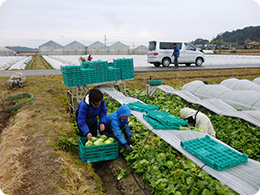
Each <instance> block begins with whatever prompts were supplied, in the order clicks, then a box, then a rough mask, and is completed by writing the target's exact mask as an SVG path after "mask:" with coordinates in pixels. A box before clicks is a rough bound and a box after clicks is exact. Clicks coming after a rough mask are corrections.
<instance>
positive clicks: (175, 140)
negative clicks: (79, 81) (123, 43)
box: [99, 86, 260, 195]
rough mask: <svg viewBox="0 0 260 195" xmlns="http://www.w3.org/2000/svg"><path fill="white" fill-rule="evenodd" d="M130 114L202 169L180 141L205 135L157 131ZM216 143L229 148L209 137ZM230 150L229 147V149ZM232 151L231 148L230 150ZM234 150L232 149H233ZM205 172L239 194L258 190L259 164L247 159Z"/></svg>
mask: <svg viewBox="0 0 260 195" xmlns="http://www.w3.org/2000/svg"><path fill="white" fill-rule="evenodd" d="M99 88H100V90H101V91H102V92H103V93H107V94H108V95H109V96H110V97H112V98H113V99H115V100H117V101H118V102H120V103H121V104H128V103H131V102H136V101H140V100H138V99H135V98H132V97H126V96H124V95H123V94H122V93H120V92H119V91H117V90H116V89H114V88H113V87H109V86H99ZM131 113H132V114H133V115H134V116H135V117H136V118H137V119H138V120H139V121H140V122H142V123H143V124H144V125H145V126H146V127H147V128H149V129H150V130H151V131H152V132H153V133H155V134H157V135H158V136H159V137H161V138H162V139H164V140H165V141H166V142H167V143H169V144H170V145H171V146H173V147H174V148H175V149H177V150H178V151H180V152H181V153H183V154H184V155H185V156H187V157H188V158H189V159H191V160H192V161H193V162H194V163H195V164H197V165H198V166H199V167H202V166H203V165H204V163H203V162H202V161H201V160H199V159H198V158H197V157H195V156H193V155H192V154H190V153H189V152H187V151H186V150H184V149H183V148H182V147H181V145H180V143H181V141H188V140H191V139H195V138H202V137H204V136H205V135H206V134H205V133H201V132H197V131H191V130H186V131H178V130H157V129H154V128H153V127H152V126H151V125H150V124H149V123H148V122H147V121H146V120H145V119H144V118H143V114H144V113H143V112H138V111H131ZM211 138H212V139H214V140H215V141H217V142H220V143H221V144H223V145H225V146H227V147H230V146H228V145H226V144H225V143H223V142H221V141H220V140H218V139H216V138H214V137H211ZM230 148H231V147H230ZM231 149H233V148H231ZM233 150H234V149H233ZM202 169H203V170H205V171H206V172H208V173H209V174H210V175H212V176H213V177H215V178H216V179H218V180H219V181H221V182H223V183H224V184H226V185H227V186H229V187H230V188H232V189H233V190H235V191H236V192H238V193H239V194H242V195H243V194H245V195H253V194H256V193H257V192H258V191H259V189H260V180H259V175H260V162H258V161H255V160H252V159H248V162H246V163H245V164H242V165H237V166H234V167H231V168H228V169H226V170H223V171H216V170H214V169H212V168H211V167H209V166H204V167H203V168H202Z"/></svg>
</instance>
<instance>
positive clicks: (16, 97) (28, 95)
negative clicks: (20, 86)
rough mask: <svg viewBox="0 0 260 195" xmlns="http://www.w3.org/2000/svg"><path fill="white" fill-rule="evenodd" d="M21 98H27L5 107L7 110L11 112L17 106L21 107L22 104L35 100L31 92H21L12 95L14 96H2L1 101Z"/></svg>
mask: <svg viewBox="0 0 260 195" xmlns="http://www.w3.org/2000/svg"><path fill="white" fill-rule="evenodd" d="M23 98H29V99H27V100H25V101H23V102H21V103H18V104H15V105H13V106H10V107H8V108H7V109H6V111H7V112H11V111H13V110H17V109H18V108H21V107H22V106H23V105H24V104H26V103H28V102H30V101H33V100H35V98H34V95H33V94H31V93H22V94H18V95H14V96H10V97H7V98H4V99H3V100H2V101H3V102H7V101H12V100H18V99H23Z"/></svg>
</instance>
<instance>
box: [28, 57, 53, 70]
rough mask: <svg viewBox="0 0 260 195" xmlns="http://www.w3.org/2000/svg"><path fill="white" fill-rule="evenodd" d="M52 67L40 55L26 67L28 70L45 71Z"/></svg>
mask: <svg viewBox="0 0 260 195" xmlns="http://www.w3.org/2000/svg"><path fill="white" fill-rule="evenodd" d="M45 69H52V67H51V66H50V65H49V64H48V63H47V62H46V61H45V60H44V58H43V57H41V56H40V55H35V56H34V57H33V59H32V60H31V62H30V63H29V64H28V66H27V67H26V70H45Z"/></svg>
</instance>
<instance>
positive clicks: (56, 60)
mask: <svg viewBox="0 0 260 195" xmlns="http://www.w3.org/2000/svg"><path fill="white" fill-rule="evenodd" d="M92 56H93V61H97V60H101V61H108V62H113V59H122V58H133V61H134V67H153V65H152V64H149V63H147V55H92ZM36 57H37V58H41V59H42V60H44V61H45V62H47V63H49V65H50V66H51V68H52V69H60V66H61V65H79V57H80V55H50V56H41V57H40V56H39V55H36V56H35V58H36ZM30 60H32V57H24V56H11V57H10V56H8V57H1V56H0V70H14V69H17V70H19V69H25V67H26V66H27V64H29V63H31V61H30ZM259 62H260V55H251V54H250V55H245V54H240V55H237V54H236V55H235V54H234V55H230V54H226V55H210V54H207V55H205V63H204V64H203V66H211V65H221V66H225V65H245V67H246V65H254V64H259ZM183 66H185V65H183ZM49 68H50V67H49ZM27 69H28V68H27ZM39 69H42V68H39Z"/></svg>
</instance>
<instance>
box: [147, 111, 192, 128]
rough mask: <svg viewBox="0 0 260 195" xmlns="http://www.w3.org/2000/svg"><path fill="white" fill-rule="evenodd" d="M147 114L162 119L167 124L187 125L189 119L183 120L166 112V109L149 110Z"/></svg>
mask: <svg viewBox="0 0 260 195" xmlns="http://www.w3.org/2000/svg"><path fill="white" fill-rule="evenodd" d="M146 114H147V115H148V116H149V117H151V118H153V119H156V120H158V121H160V122H161V123H162V124H164V125H165V126H186V125H187V124H188V120H183V119H181V118H179V117H177V116H174V115H172V114H170V113H168V112H166V110H163V111H157V110H148V111H147V112H146Z"/></svg>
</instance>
